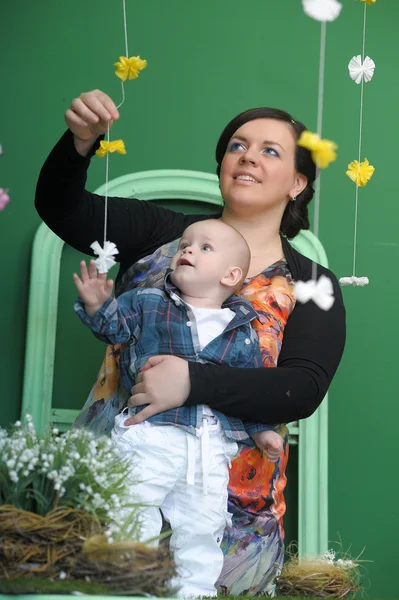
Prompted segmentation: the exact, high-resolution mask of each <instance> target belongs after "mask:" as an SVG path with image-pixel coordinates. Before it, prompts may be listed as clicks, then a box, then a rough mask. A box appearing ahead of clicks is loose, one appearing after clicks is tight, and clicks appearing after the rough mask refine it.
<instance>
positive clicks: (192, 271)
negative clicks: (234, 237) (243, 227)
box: [170, 219, 231, 296]
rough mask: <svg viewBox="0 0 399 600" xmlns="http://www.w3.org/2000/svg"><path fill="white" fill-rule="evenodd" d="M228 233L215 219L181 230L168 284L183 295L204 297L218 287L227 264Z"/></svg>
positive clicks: (228, 260) (228, 263)
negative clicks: (170, 283)
mask: <svg viewBox="0 0 399 600" xmlns="http://www.w3.org/2000/svg"><path fill="white" fill-rule="evenodd" d="M228 233H229V232H227V233H226V231H225V225H224V224H222V223H221V222H220V221H218V220H216V219H215V220H214V222H213V221H205V222H201V221H200V222H198V223H193V225H190V226H189V227H188V228H187V229H186V230H185V232H184V233H183V236H182V238H181V240H180V244H179V248H178V251H177V252H176V254H175V255H174V257H173V258H172V261H171V264H170V266H171V268H172V269H173V270H174V272H173V275H172V281H173V283H174V284H175V285H176V286H177V287H178V288H179V289H180V290H181V291H182V292H183V293H184V294H189V295H195V296H204V295H206V294H207V293H211V291H212V290H213V289H215V288H217V287H218V286H219V285H220V281H221V279H222V278H223V277H224V276H225V274H226V272H227V270H228V268H229V265H230V259H229V246H231V241H230V243H229V239H230V238H229V235H228Z"/></svg>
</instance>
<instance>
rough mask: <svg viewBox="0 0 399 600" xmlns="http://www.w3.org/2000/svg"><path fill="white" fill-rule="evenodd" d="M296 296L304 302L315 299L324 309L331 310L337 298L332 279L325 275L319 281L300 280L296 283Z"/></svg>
mask: <svg viewBox="0 0 399 600" xmlns="http://www.w3.org/2000/svg"><path fill="white" fill-rule="evenodd" d="M295 296H296V298H297V300H299V302H302V304H306V302H309V300H313V302H314V303H315V304H317V306H318V307H319V308H321V309H322V310H330V308H331V307H332V305H333V304H334V300H335V298H334V292H333V285H332V281H331V279H330V278H329V277H326V276H325V275H320V278H319V279H318V280H317V281H315V280H314V279H310V280H309V281H298V282H297V283H296V285H295Z"/></svg>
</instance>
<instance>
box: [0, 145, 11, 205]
mask: <svg viewBox="0 0 399 600" xmlns="http://www.w3.org/2000/svg"><path fill="white" fill-rule="evenodd" d="M3 154H4V153H3V146H2V145H1V144H0V156H2V155H3ZM9 202H10V196H9V195H8V190H5V189H3V188H0V210H4V209H5V207H6V206H7V204H8V203H9Z"/></svg>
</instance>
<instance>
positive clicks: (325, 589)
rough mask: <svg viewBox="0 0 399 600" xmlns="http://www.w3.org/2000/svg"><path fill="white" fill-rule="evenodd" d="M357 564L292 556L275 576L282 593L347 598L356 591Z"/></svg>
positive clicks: (308, 596) (357, 580) (347, 561)
mask: <svg viewBox="0 0 399 600" xmlns="http://www.w3.org/2000/svg"><path fill="white" fill-rule="evenodd" d="M359 586H360V574H359V565H358V564H357V563H356V562H355V561H352V560H341V561H339V560H338V561H327V560H325V559H323V557H308V558H302V559H300V560H299V559H298V558H297V557H291V558H290V559H289V560H288V561H287V562H286V563H285V565H284V567H283V570H282V573H281V575H280V576H279V577H278V579H277V589H278V591H279V595H282V596H293V597H295V596H300V597H303V598H312V597H313V598H314V597H317V598H347V597H348V596H351V595H352V594H354V593H355V592H357V591H358V590H359Z"/></svg>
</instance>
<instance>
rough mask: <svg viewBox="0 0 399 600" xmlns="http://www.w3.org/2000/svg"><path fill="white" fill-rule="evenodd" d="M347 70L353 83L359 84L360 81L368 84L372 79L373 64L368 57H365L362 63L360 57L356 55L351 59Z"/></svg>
mask: <svg viewBox="0 0 399 600" xmlns="http://www.w3.org/2000/svg"><path fill="white" fill-rule="evenodd" d="M348 69H349V76H350V78H351V79H353V81H355V82H356V83H361V82H362V81H364V82H365V83H368V82H369V81H371V80H372V79H373V76H374V69H375V62H374V61H373V60H372V59H371V58H370V57H369V56H366V58H365V59H364V61H363V62H362V57H361V56H360V54H358V55H357V56H354V57H353V58H351V60H350V61H349V64H348Z"/></svg>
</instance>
